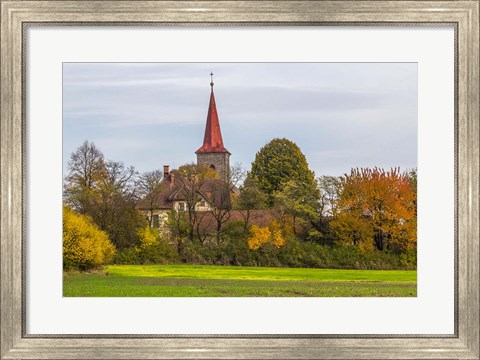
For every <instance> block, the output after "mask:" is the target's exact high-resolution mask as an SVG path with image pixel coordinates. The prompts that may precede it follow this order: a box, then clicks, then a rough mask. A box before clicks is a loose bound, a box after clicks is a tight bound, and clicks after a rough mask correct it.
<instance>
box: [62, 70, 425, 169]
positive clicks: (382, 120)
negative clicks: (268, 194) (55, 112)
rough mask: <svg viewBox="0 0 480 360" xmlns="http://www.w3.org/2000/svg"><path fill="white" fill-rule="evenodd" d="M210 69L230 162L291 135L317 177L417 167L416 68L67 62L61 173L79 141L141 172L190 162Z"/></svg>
mask: <svg viewBox="0 0 480 360" xmlns="http://www.w3.org/2000/svg"><path fill="white" fill-rule="evenodd" d="M210 72H213V73H214V76H213V80H214V83H215V85H214V92H215V100H216V104H217V110H218V115H219V120H220V126H221V130H222V135H223V142H224V145H225V147H226V148H227V149H228V150H229V151H230V152H231V153H232V156H231V158H230V162H231V164H233V163H237V162H239V163H241V164H242V166H243V168H244V169H245V170H250V167H251V163H252V161H253V160H254V159H255V154H256V153H257V152H258V151H259V150H260V148H261V147H262V146H264V145H266V144H267V143H268V142H269V141H270V140H272V139H274V138H288V139H290V140H292V141H294V142H295V143H296V144H297V145H298V146H299V147H300V149H301V150H302V152H303V153H304V154H305V156H306V158H307V162H308V164H309V166H310V169H311V170H313V171H314V172H315V175H316V176H317V177H318V176H322V175H331V176H341V175H343V174H345V173H349V172H350V169H352V168H357V167H374V166H378V167H382V168H386V169H390V168H391V167H400V168H401V169H402V170H406V169H412V168H415V167H416V166H417V64H416V63H64V64H63V167H64V173H65V174H67V173H68V161H69V159H70V155H71V154H72V152H74V151H75V150H76V149H77V148H78V147H79V146H80V145H81V144H82V143H83V142H84V141H85V140H88V141H91V142H94V143H95V145H96V146H97V147H98V148H99V149H100V150H101V151H102V152H103V154H104V155H105V158H106V159H109V160H115V161H120V162H123V163H125V164H126V165H129V166H130V165H132V166H134V167H135V168H136V169H137V170H138V171H139V172H146V171H152V170H155V169H162V167H163V165H170V167H171V168H172V169H173V168H177V167H179V166H181V165H183V164H185V163H189V162H192V161H196V156H195V151H196V150H197V149H198V148H199V147H200V146H201V145H202V143H203V134H204V131H205V122H206V117H207V110H208V104H209V98H210Z"/></svg>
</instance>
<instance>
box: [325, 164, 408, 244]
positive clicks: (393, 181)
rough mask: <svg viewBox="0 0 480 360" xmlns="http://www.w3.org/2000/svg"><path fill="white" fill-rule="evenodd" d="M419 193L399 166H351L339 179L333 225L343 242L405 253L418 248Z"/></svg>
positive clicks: (340, 240)
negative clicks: (417, 210)
mask: <svg viewBox="0 0 480 360" xmlns="http://www.w3.org/2000/svg"><path fill="white" fill-rule="evenodd" d="M415 204H416V193H415V191H414V189H413V187H412V183H411V181H410V178H409V175H408V174H407V173H401V172H400V170H399V169H398V168H395V169H391V170H390V171H385V170H383V169H379V168H374V169H352V171H351V173H350V174H348V175H347V174H346V175H344V176H343V177H341V178H340V188H339V193H338V198H337V201H336V214H335V218H334V220H333V221H332V227H333V229H334V230H335V232H336V233H337V236H338V237H339V242H340V243H341V244H350V245H356V246H359V247H360V248H362V249H363V250H366V251H368V250H374V249H378V250H381V251H386V250H391V251H394V252H396V253H401V252H405V251H407V250H409V249H412V248H415V247H416V236H417V233H416V209H415V208H416V205H415Z"/></svg>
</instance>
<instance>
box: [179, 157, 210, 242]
mask: <svg viewBox="0 0 480 360" xmlns="http://www.w3.org/2000/svg"><path fill="white" fill-rule="evenodd" d="M176 172H177V173H178V175H180V176H178V181H179V182H180V183H182V187H181V190H180V191H181V193H182V195H183V197H184V198H185V202H186V207H187V216H188V237H189V239H190V240H192V241H193V239H194V236H195V230H196V229H197V230H198V225H199V223H200V222H199V217H198V214H197V212H196V206H197V204H198V203H199V202H200V201H201V200H203V199H204V197H203V195H202V193H201V188H202V187H203V186H204V184H205V182H206V180H207V179H215V178H218V175H217V173H216V172H215V171H214V170H212V169H210V168H208V167H206V166H203V165H197V164H195V163H190V164H186V165H183V166H180V167H179V168H178V170H177V171H176Z"/></svg>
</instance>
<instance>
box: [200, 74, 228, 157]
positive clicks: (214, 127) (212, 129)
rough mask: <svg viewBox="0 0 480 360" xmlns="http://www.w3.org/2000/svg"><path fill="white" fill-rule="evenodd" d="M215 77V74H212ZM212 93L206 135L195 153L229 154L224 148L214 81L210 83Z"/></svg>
mask: <svg viewBox="0 0 480 360" xmlns="http://www.w3.org/2000/svg"><path fill="white" fill-rule="evenodd" d="M212 75H213V74H212ZM210 86H211V87H212V92H211V93H210V105H209V106H208V114H207V125H206V126H205V135H204V137H203V145H202V147H201V148H200V149H198V150H197V151H195V154H200V153H228V154H230V152H229V151H228V150H227V149H225V146H223V139H222V132H221V130H220V122H219V121H218V113H217V106H216V105H215V95H214V94H213V80H212V82H211V83H210Z"/></svg>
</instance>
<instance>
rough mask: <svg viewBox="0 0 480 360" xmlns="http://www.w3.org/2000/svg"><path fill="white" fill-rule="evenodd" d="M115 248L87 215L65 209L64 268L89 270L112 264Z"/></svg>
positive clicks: (105, 234)
mask: <svg viewBox="0 0 480 360" xmlns="http://www.w3.org/2000/svg"><path fill="white" fill-rule="evenodd" d="M115 252H116V249H115V246H113V244H112V243H111V241H110V239H109V238H108V235H107V233H106V232H104V231H102V230H100V229H99V228H98V226H97V225H95V224H94V223H93V221H92V220H91V219H90V218H89V217H88V216H85V215H79V214H76V213H75V212H73V211H72V210H71V209H70V208H68V207H66V206H64V208H63V266H64V268H66V269H69V268H77V269H80V270H88V269H92V268H96V267H99V266H101V265H103V264H106V263H108V262H110V261H111V260H112V259H113V256H114V255H115Z"/></svg>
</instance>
